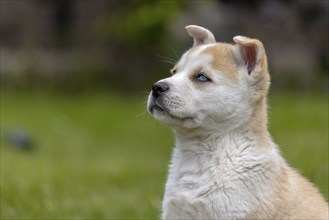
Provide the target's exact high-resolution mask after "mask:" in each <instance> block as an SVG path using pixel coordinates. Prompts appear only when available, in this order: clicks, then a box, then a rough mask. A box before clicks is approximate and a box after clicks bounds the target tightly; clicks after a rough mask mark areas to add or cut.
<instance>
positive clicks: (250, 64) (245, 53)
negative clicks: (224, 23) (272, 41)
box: [233, 36, 267, 75]
mask: <svg viewBox="0 0 329 220" xmlns="http://www.w3.org/2000/svg"><path fill="white" fill-rule="evenodd" d="M233 40H234V42H235V43H237V47H238V52H239V53H240V55H241V58H242V61H243V62H244V63H243V65H245V66H246V68H247V71H248V74H249V75H250V74H251V72H253V71H255V70H257V71H261V70H263V69H266V68H267V60H266V54H265V49H264V46H263V44H262V42H260V41H259V40H257V39H251V38H248V37H243V36H236V37H234V38H233ZM258 67H259V68H260V69H258Z"/></svg>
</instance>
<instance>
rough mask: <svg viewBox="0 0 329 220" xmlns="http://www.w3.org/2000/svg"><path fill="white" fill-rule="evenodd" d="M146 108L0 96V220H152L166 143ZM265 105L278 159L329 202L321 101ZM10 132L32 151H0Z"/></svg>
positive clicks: (108, 99) (135, 102)
mask: <svg viewBox="0 0 329 220" xmlns="http://www.w3.org/2000/svg"><path fill="white" fill-rule="evenodd" d="M144 104H145V99H144V100H143V98H137V99H132V98H129V99H124V98H120V97H118V96H112V95H104V94H97V95H89V96H82V95H81V96H79V97H62V96H58V95H57V96H50V95H29V94H25V95H22V94H20V95H17V94H16V95H14V94H2V97H1V218H2V219H17V218H31V219H46V218H47V219H55V218H57V219H59V218H62V219H69V218H75V219H77V218H78V219H87V218H89V219H105V218H107V219H110V218H112V219H119V218H143V219H155V218H158V217H159V214H160V206H161V198H162V194H163V186H164V183H165V179H166V172H167V165H168V162H169V159H170V154H171V149H172V146H173V142H174V141H173V137H172V134H171V131H170V130H169V129H168V128H166V127H164V126H162V125H160V124H159V123H157V122H156V121H155V120H154V119H152V118H151V117H150V116H149V115H148V114H147V113H146V112H145V106H144ZM270 105H271V108H270V112H271V114H270V116H271V120H270V130H271V132H272V135H273V137H274V140H275V141H276V143H278V144H279V145H280V147H281V150H282V153H283V155H284V156H285V158H286V159H287V160H288V162H289V163H290V164H291V165H292V166H294V167H296V168H297V169H299V170H300V171H301V172H302V173H303V175H305V176H307V177H308V178H309V179H310V180H312V181H313V182H314V183H315V184H316V185H317V186H319V188H320V189H321V191H322V193H323V194H324V195H325V196H326V198H328V103H327V98H326V97H322V96H315V97H310V96H307V97H301V96H295V95H289V96H287V95H284V94H282V95H273V96H271V99H270ZM17 129H23V130H25V131H26V132H27V133H29V135H30V136H31V137H32V140H33V142H34V145H35V147H34V148H33V150H32V151H30V152H25V151H21V150H16V149H13V147H12V146H11V145H10V144H9V143H8V141H7V138H6V136H7V133H8V132H9V133H10V132H11V131H13V130H17Z"/></svg>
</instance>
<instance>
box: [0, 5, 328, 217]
mask: <svg viewBox="0 0 329 220" xmlns="http://www.w3.org/2000/svg"><path fill="white" fill-rule="evenodd" d="M0 12H1V13H0V34H1V48H0V55H1V56H0V62H1V63H0V64H1V65H0V70H1V73H0V76H1V100H0V101H1V106H0V110H1V111H0V114H1V115H0V117H1V118H0V119H1V121H0V128H1V130H0V137H1V151H0V156H1V161H0V162H1V167H0V168H1V173H0V175H1V176H0V177H1V182H0V183H1V195H0V197H1V200H0V201H1V209H0V212H1V219H18V218H21V219H22V218H25V219H64V218H65V219H73V218H75V219H119V218H141V219H155V218H158V217H159V215H160V207H161V199H162V194H163V188H164V183H165V179H166V173H167V167H168V162H169V160H170V154H171V150H172V147H173V143H174V140H173V135H172V133H171V131H170V130H169V129H168V128H166V127H164V126H162V125H160V124H159V123H158V122H156V121H155V120H154V119H153V118H152V117H151V116H150V115H148V113H147V112H146V108H145V107H146V96H147V93H148V91H149V90H150V87H151V85H152V84H153V83H154V82H155V81H157V80H159V79H161V78H164V77H166V76H168V74H169V69H170V68H171V64H168V63H167V62H168V61H169V60H168V58H169V59H173V60H177V56H176V54H177V55H178V56H180V55H181V54H182V53H183V52H184V51H185V50H186V49H188V48H189V47H190V46H191V45H192V39H191V38H189V37H188V36H187V34H186V32H185V29H184V27H185V26H186V25H189V24H196V25H201V26H204V27H206V28H208V29H210V30H212V31H213V33H214V35H215V36H216V38H217V40H218V41H223V42H232V38H233V37H234V36H236V35H246V36H249V37H253V38H258V39H260V40H261V41H262V42H263V43H264V45H265V47H266V50H267V54H268V59H269V68H270V72H271V75H272V87H271V92H270V95H269V106H270V109H269V112H270V114H269V117H270V119H269V121H270V124H269V127H270V131H271V134H272V136H273V138H274V140H275V142H276V143H277V144H278V145H279V146H280V149H281V151H282V154H283V156H284V157H285V158H286V159H287V161H288V163H289V164H291V165H292V166H293V167H295V168H297V169H298V170H299V171H300V172H301V173H302V174H303V175H304V176H306V177H307V178H308V179H310V180H311V181H312V182H313V183H314V184H315V185H316V186H318V187H319V189H320V191H321V192H322V194H323V195H324V196H325V197H326V199H328V41H327V39H328V28H327V27H328V1H326V0H313V1H308V0H299V1H298V0H289V1H283V0H269V1H266V0H264V1H257V0H250V1H243V0H236V1H231V0H218V1H159V0H153V1H146V0H145V1H143V0H138V1H137V0H136V1H114V0H113V1H111V0H95V1H89V0H71V1H68V0H67V1H65V0H29V1H26V0H15V1H12V0H1V1H0Z"/></svg>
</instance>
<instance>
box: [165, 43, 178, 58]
mask: <svg viewBox="0 0 329 220" xmlns="http://www.w3.org/2000/svg"><path fill="white" fill-rule="evenodd" d="M167 45H168V46H169V47H170V49H171V51H172V52H173V53H174V55H175V56H176V58H177V60H179V57H178V55H177V53H176V51H175V49H174V48H173V47H172V46H171V45H170V44H167Z"/></svg>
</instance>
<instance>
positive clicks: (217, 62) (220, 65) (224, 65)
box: [202, 43, 238, 82]
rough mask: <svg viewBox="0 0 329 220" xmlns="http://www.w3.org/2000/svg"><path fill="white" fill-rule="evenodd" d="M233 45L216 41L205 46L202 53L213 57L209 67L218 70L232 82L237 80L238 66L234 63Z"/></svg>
mask: <svg viewBox="0 0 329 220" xmlns="http://www.w3.org/2000/svg"><path fill="white" fill-rule="evenodd" d="M232 47H233V46H232V45H230V44H225V43H217V44H215V45H214V46H210V47H207V48H206V49H205V50H204V51H203V52H202V53H203V54H209V55H211V56H212V57H213V59H212V61H211V67H212V68H213V69H216V70H219V71H220V72H221V73H222V74H223V75H224V76H225V77H226V78H228V79H230V80H232V81H233V82H237V81H238V67H237V65H236V63H235V58H234V54H233V48H232Z"/></svg>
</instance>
